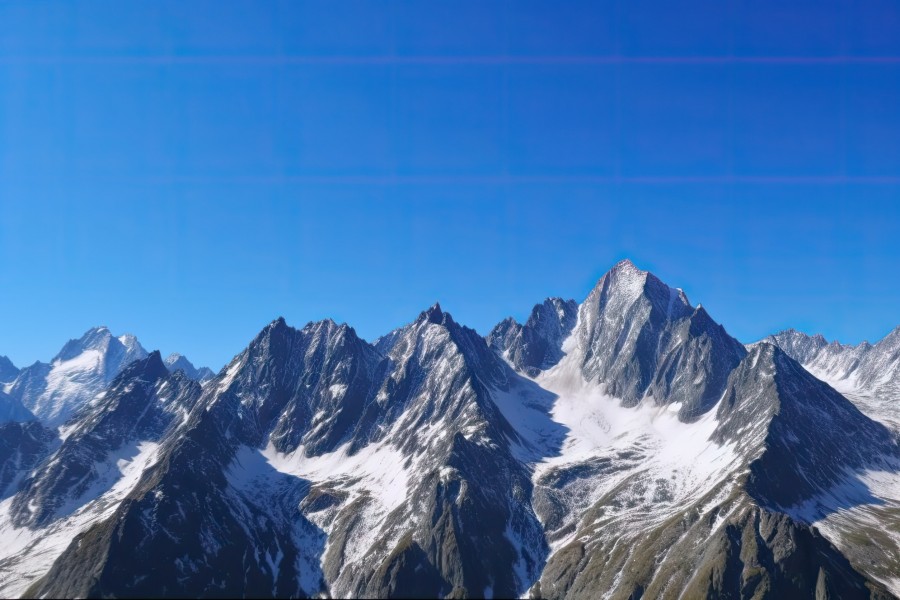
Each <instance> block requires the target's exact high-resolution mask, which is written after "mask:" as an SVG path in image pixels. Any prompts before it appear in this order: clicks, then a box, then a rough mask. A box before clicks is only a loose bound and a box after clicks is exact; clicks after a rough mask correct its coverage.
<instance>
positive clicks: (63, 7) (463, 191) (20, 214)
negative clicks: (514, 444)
mask: <svg viewBox="0 0 900 600" xmlns="http://www.w3.org/2000/svg"><path fill="white" fill-rule="evenodd" d="M676 5H677V6H676ZM861 6H865V9H866V10H865V11H862V10H861V9H860V7H861ZM897 31H900V4H898V3H896V2H893V1H884V2H881V1H878V0H873V1H869V2H866V3H865V4H864V5H863V4H860V3H857V2H849V1H848V2H822V1H815V2H802V3H795V2H784V1H777V2H775V1H772V2H770V1H762V2H740V3H738V2H733V1H730V2H729V1H717V2H686V3H684V2H678V3H671V2H645V1H632V0H629V1H628V2H625V1H621V2H615V3H610V2H596V1H594V2H583V3H577V2H563V3H559V2H527V1H519V0H516V1H515V2H513V1H509V2H499V1H498V2H480V1H479V2H426V1H424V0H422V1H409V2H341V1H327V2H283V3H278V2H263V3H259V2H246V3H239V2H196V1H192V2H187V3H181V2H146V3H138V2H118V1H115V2H87V1H84V2H77V3H74V2H31V1H22V2H3V3H0V281H2V282H3V289H2V293H0V354H8V355H9V356H10V357H12V358H13V360H14V361H15V362H16V363H17V364H19V365H22V364H26V363H30V362H32V361H34V360H36V359H43V360H47V359H49V358H50V357H51V356H52V355H53V354H54V353H55V352H56V351H57V350H58V349H59V347H60V346H61V345H62V344H63V342H64V341H65V340H66V339H68V338H70V337H77V336H78V335H80V333H81V332H82V331H83V330H85V329H87V328H88V327H90V326H92V325H96V324H106V325H108V326H110V327H111V328H112V329H113V330H114V331H116V332H124V331H129V332H133V333H135V334H136V335H138V337H139V338H140V339H141V340H142V341H143V342H144V344H145V345H146V346H147V347H148V348H160V349H162V350H163V351H164V352H170V351H175V350H177V351H180V352H183V353H185V354H186V355H188V356H189V358H191V359H193V360H194V361H195V362H196V363H200V364H208V365H210V366H212V367H214V368H219V367H221V366H222V365H223V364H224V363H225V362H226V361H227V360H228V359H229V358H230V357H231V356H233V355H234V354H236V353H237V352H239V351H240V350H241V349H242V348H243V347H244V346H245V345H246V343H247V342H248V341H249V340H250V339H251V338H252V337H253V336H254V335H255V334H256V333H257V332H258V330H259V329H260V328H262V327H263V326H264V325H265V324H266V323H267V322H269V321H270V320H272V319H273V318H275V317H277V316H279V315H283V316H285V318H287V320H288V322H289V323H291V324H293V325H296V326H301V325H303V324H304V323H305V322H307V321H309V320H313V319H320V318H323V317H326V316H330V317H333V318H334V319H335V320H338V321H346V322H348V323H350V324H351V325H353V326H354V327H356V328H357V330H358V331H359V333H360V334H361V335H363V336H364V337H366V338H368V339H373V338H375V337H377V336H378V335H379V334H382V333H384V332H387V331H389V330H390V329H392V328H394V327H397V326H399V325H402V324H403V323H406V322H408V321H410V320H412V319H413V318H414V317H415V316H416V314H417V313H418V312H419V311H420V310H422V309H424V308H425V307H427V306H428V305H430V304H431V303H433V302H434V301H435V300H440V301H441V303H442V305H443V306H444V307H445V309H447V310H449V311H450V312H451V313H453V314H454V316H455V317H456V318H457V319H458V320H459V321H461V322H463V323H466V324H469V325H471V326H473V327H475V328H476V329H478V330H479V331H481V332H485V333H486V332H487V331H488V329H489V328H490V326H491V325H492V324H494V323H495V322H497V321H498V320H500V319H501V318H503V317H505V316H507V315H510V314H511V315H513V316H516V317H518V318H523V317H525V316H526V315H527V313H528V311H529V310H530V308H531V306H532V304H533V303H535V302H538V301H540V300H541V299H543V298H544V297H546V296H550V295H560V296H565V297H574V298H576V299H578V300H581V299H583V298H584V296H585V295H586V294H587V293H588V291H589V290H590V288H591V287H592V286H593V284H594V282H595V281H596V279H597V278H598V277H599V276H600V275H601V274H602V273H603V272H604V271H605V270H607V269H608V268H609V267H610V266H611V265H612V264H613V263H615V262H616V261H617V260H618V259H620V258H623V257H631V258H632V259H633V260H634V261H635V262H636V263H637V264H638V265H639V266H641V267H644V268H648V269H650V270H652V271H654V272H655V273H657V274H658V275H659V276H660V277H661V278H662V279H663V280H665V281H666V282H668V283H669V284H671V285H674V286H680V287H682V288H684V289H685V291H686V292H687V293H688V295H689V297H690V299H691V300H692V301H693V302H694V303H697V302H702V303H703V304H704V305H705V306H706V307H707V308H708V309H709V311H710V312H711V314H712V315H713V316H714V317H715V318H716V319H717V320H719V321H720V322H722V323H723V324H724V325H725V327H726V328H727V329H728V330H729V331H730V332H731V333H732V334H733V335H735V336H737V337H738V338H740V339H741V340H744V341H752V340H755V339H757V338H759V337H761V336H763V335H765V334H767V333H769V332H772V331H775V330H778V329H781V328H785V327H789V326H794V327H797V328H799V329H802V330H805V331H808V332H822V333H824V334H825V335H826V336H827V337H829V338H838V339H841V340H845V341H851V342H856V341H859V340H861V339H865V338H868V339H870V340H872V339H877V338H880V337H881V336H883V335H884V334H886V333H887V332H888V331H889V330H890V329H892V328H893V327H895V326H897V325H898V324H900V277H898V272H900V269H898V263H900V35H897Z"/></svg>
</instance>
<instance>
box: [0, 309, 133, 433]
mask: <svg viewBox="0 0 900 600" xmlns="http://www.w3.org/2000/svg"><path fill="white" fill-rule="evenodd" d="M146 356H147V351H146V350H144V348H143V347H141V345H140V343H138V341H137V339H136V338H135V337H134V336H132V335H128V334H126V335H122V336H119V337H115V336H114V335H113V334H112V333H111V332H110V331H109V329H107V328H106V327H96V328H93V329H90V330H88V331H87V332H86V333H85V334H84V335H83V336H81V338H79V339H77V340H70V341H69V342H68V343H67V344H66V345H65V346H63V348H62V350H60V351H59V354H57V355H56V356H55V357H54V358H53V360H52V361H51V362H50V364H46V363H41V362H37V363H35V364H33V365H31V366H29V367H25V368H23V369H22V370H21V371H20V372H19V374H18V376H17V377H16V378H15V380H14V381H12V382H11V383H8V384H6V385H5V386H4V389H3V391H5V392H6V393H7V394H9V395H10V396H11V397H12V398H13V399H15V400H18V401H19V402H21V403H22V404H23V405H24V406H25V407H26V408H27V409H29V410H30V411H31V412H32V413H34V415H35V416H36V417H37V418H38V419H40V420H41V422H43V423H44V424H45V425H47V426H49V427H56V426H59V425H61V424H62V423H64V422H65V421H66V420H67V419H68V418H69V417H71V416H72V414H73V413H74V412H75V411H76V410H77V409H78V408H79V407H80V406H82V405H83V404H85V403H86V402H88V401H90V400H91V399H92V398H94V397H95V396H97V394H99V393H101V392H102V391H103V390H104V389H105V388H106V386H107V385H109V383H110V382H111V381H112V380H113V379H114V378H115V377H116V375H118V374H119V373H120V372H121V371H122V369H123V368H124V367H125V366H126V365H128V364H129V363H130V362H132V361H134V360H137V359H140V358H145V357H146Z"/></svg>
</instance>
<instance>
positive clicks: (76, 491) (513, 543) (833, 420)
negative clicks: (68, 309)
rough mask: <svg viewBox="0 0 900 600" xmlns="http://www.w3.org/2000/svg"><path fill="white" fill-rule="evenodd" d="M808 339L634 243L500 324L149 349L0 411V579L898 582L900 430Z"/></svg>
mask: <svg viewBox="0 0 900 600" xmlns="http://www.w3.org/2000/svg"><path fill="white" fill-rule="evenodd" d="M76 347H77V346H76ZM64 350H65V349H64ZM61 354H63V353H61ZM77 355H78V354H77V353H76V354H75V356H77ZM792 356H793V354H792V353H791V352H789V351H788V350H786V349H784V347H783V346H782V345H781V344H776V343H773V342H771V341H767V342H764V343H760V344H757V345H754V346H752V347H751V348H750V349H749V350H748V349H746V348H745V347H744V346H743V345H742V344H740V343H739V342H737V341H736V340H734V339H733V338H731V336H729V335H728V334H727V332H726V331H725V329H724V328H722V327H721V326H720V325H719V324H717V323H716V322H715V321H714V320H713V318H712V317H711V316H710V315H709V314H708V313H707V312H706V310H705V309H703V308H702V307H699V306H698V307H693V306H692V305H691V304H690V303H689V302H688V300H687V297H686V296H685V295H684V293H683V292H681V291H680V290H678V289H675V288H670V287H669V286H667V285H666V284H664V283H663V282H662V281H660V280H659V279H658V278H656V277H655V276H654V275H652V274H650V273H647V272H646V271H641V270H640V269H638V268H637V267H635V266H634V265H633V264H631V263H630V262H628V261H623V262H622V263H619V264H618V265H616V266H615V267H613V269H612V270H611V271H610V272H608V273H607V274H606V275H604V276H603V277H602V278H601V279H600V280H599V281H598V283H597V285H596V286H595V288H594V289H593V290H592V291H591V293H590V294H589V295H588V296H587V298H586V299H585V301H584V302H582V303H581V304H576V303H575V302H574V301H564V300H561V299H548V300H546V301H545V302H543V303H540V304H538V305H536V306H535V308H534V310H533V311H532V313H531V315H530V317H529V319H528V320H527V321H526V323H525V324H518V323H516V322H515V321H514V320H511V319H507V320H505V321H503V322H501V323H500V324H498V325H497V327H495V328H494V329H493V330H492V331H491V332H490V333H489V335H488V336H486V337H485V338H483V337H481V336H480V335H479V334H478V333H477V332H475V331H474V330H472V329H469V328H467V327H465V326H463V325H460V324H459V323H457V322H456V321H455V320H454V319H453V318H452V316H451V315H450V314H449V313H447V312H445V311H444V310H443V309H442V308H441V307H440V305H434V306H432V307H431V308H429V309H427V310H425V311H423V312H422V313H421V314H420V315H419V316H418V317H417V318H416V319H415V320H414V321H412V322H411V323H409V324H408V325H406V326H404V327H402V328H400V329H397V330H396V331H394V332H392V333H391V334H389V335H387V336H385V337H383V338H381V339H379V340H377V341H376V342H375V343H372V344H370V343H368V342H366V341H365V340H363V339H361V338H360V337H359V336H358V335H357V334H356V333H355V331H354V330H353V329H352V328H351V327H349V326H347V325H339V324H336V323H334V322H333V321H330V320H325V321H319V322H314V323H309V324H307V325H306V326H305V327H303V328H301V329H295V328H292V327H290V326H288V325H287V324H286V323H285V321H284V320H283V319H277V320H275V321H273V322H272V323H270V324H269V325H268V326H266V327H265V328H264V329H263V330H262V331H261V332H260V333H259V335H257V337H256V338H255V339H254V340H253V341H251V343H250V344H249V345H248V346H247V348H246V349H245V350H244V351H243V352H241V353H240V354H238V355H237V356H235V358H234V359H233V360H232V361H231V362H230V363H229V364H228V365H227V366H226V367H225V368H223V369H222V371H221V372H220V373H218V374H217V375H215V376H214V377H213V378H212V379H209V380H207V381H205V382H204V383H203V384H202V385H201V384H200V383H198V382H196V381H194V380H193V379H191V378H190V377H189V373H188V371H187V370H185V369H174V372H171V371H173V369H172V368H171V365H172V364H174V363H176V362H177V360H174V361H169V364H168V365H167V363H166V362H164V361H163V360H162V359H161V357H160V355H159V353H158V352H154V353H146V352H145V353H144V356H141V357H139V358H138V359H136V360H135V361H131V362H130V363H128V364H127V365H125V366H124V367H123V368H121V369H119V372H118V373H117V374H115V375H114V376H113V378H112V380H111V382H110V383H109V384H108V385H107V386H106V387H105V388H104V389H103V390H102V391H100V392H99V393H97V394H96V395H95V396H93V397H92V398H91V399H90V400H88V401H84V400H82V401H81V402H82V403H81V405H80V407H79V408H77V409H74V410H73V411H72V413H71V414H72V416H71V417H70V419H69V420H68V421H66V422H65V423H64V424H63V425H62V426H61V427H59V428H57V429H54V427H53V426H52V422H51V423H49V424H48V422H47V421H45V422H44V424H41V423H38V422H32V423H26V424H22V423H8V424H7V425H4V426H3V427H5V428H7V429H6V430H5V431H8V433H4V435H5V436H6V437H4V438H3V439H4V440H6V442H5V443H6V446H0V460H3V461H4V462H3V468H2V469H0V484H3V485H4V486H5V487H4V489H5V490H6V491H5V492H4V495H3V500H2V502H0V539H2V540H4V542H5V549H4V550H0V594H2V595H5V596H10V595H12V596H19V595H25V596H28V597H47V596H50V597H74V596H85V597H99V596H110V597H121V596H148V595H149V596H176V597H177V596H196V597H205V596H237V595H241V596H256V597H304V596H313V595H318V594H330V595H331V596H335V597H411V596H413V597H512V596H523V595H526V596H527V595H530V596H532V597H546V598H563V597H566V598H582V597H584V598H595V597H610V598H636V597H647V598H650V597H662V598H669V597H671V598H675V597H699V596H706V597H756V598H763V597H772V598H781V597H798V598H800V597H810V598H812V597H815V598H827V597H834V598H838V597H840V598H856V597H859V598H871V597H878V598H889V597H894V596H895V595H896V594H897V593H898V591H900V548H898V547H897V544H898V543H900V476H898V467H900V464H898V461H900V450H898V448H900V447H898V436H897V435H896V432H894V431H892V430H891V429H890V428H889V427H887V426H885V425H884V424H883V423H881V422H879V421H877V420H873V419H872V418H870V417H869V416H867V414H865V411H860V410H859V409H857V407H856V406H855V405H854V404H853V402H851V401H850V400H849V399H848V398H847V397H846V396H844V395H842V394H840V393H838V392H836V391H835V390H834V389H832V388H831V387H829V385H827V384H826V383H824V382H822V381H821V380H819V379H817V378H816V377H813V375H811V374H810V372H808V371H807V370H806V369H804V368H803V366H801V364H800V363H799V362H798V361H797V360H795V358H792ZM69 360H71V359H69ZM62 362H65V361H62ZM167 367H168V368H167ZM19 377H20V378H21V374H20V376H19ZM17 381H18V379H17ZM4 482H5V483H4ZM147 557H153V560H150V561H148V560H147Z"/></svg>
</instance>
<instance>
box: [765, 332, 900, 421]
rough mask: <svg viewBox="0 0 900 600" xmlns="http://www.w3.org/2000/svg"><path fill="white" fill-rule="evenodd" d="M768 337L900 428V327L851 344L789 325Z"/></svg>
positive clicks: (873, 413)
mask: <svg viewBox="0 0 900 600" xmlns="http://www.w3.org/2000/svg"><path fill="white" fill-rule="evenodd" d="M766 341H769V342H770V343H773V344H775V345H777V346H778V347H780V348H781V349H783V350H784V351H785V352H786V353H787V354H788V355H789V356H791V357H792V358H793V359H794V360H796V361H798V362H799V363H800V364H802V365H803V367H804V368H805V369H807V370H808V371H809V372H810V373H812V374H813V375H815V376H816V377H818V378H819V379H821V380H822V381H825V382H827V383H828V384H830V385H831V386H832V387H834V388H835V389H836V390H838V391H839V392H841V393H842V394H844V395H845V396H846V397H847V398H849V399H850V400H851V401H852V402H854V403H855V404H856V405H857V406H858V407H859V408H860V409H861V410H862V411H863V412H865V413H866V414H868V415H869V416H870V417H872V418H874V419H876V420H879V421H881V422H882V423H885V424H886V425H888V426H889V427H892V428H893V429H894V430H896V431H900V327H898V328H896V329H894V330H893V331H892V332H891V333H889V334H888V335H887V336H885V337H884V339H882V340H881V341H879V342H877V343H876V344H874V345H872V344H869V343H868V342H862V343H861V344H857V345H855V346H853V345H847V344H841V343H839V342H836V341H834V342H831V343H829V342H828V341H827V340H826V339H825V338H824V337H822V336H821V335H815V336H808V335H806V334H804V333H801V332H799V331H796V330H793V329H788V330H786V331H782V332H781V333H778V334H775V335H773V336H769V337H768V338H766Z"/></svg>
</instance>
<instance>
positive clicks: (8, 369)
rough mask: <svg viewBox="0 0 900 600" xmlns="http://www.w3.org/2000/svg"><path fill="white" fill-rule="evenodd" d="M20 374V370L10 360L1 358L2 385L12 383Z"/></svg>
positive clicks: (0, 380)
mask: <svg viewBox="0 0 900 600" xmlns="http://www.w3.org/2000/svg"><path fill="white" fill-rule="evenodd" d="M18 374H19V369H18V368H17V367H16V365H14V364H13V363H12V361H11V360H9V358H7V357H5V356H0V383H6V382H9V381H12V380H13V379H15V378H16V376H17V375H18Z"/></svg>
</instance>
